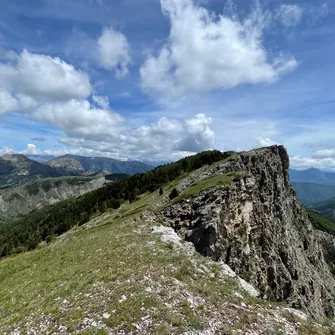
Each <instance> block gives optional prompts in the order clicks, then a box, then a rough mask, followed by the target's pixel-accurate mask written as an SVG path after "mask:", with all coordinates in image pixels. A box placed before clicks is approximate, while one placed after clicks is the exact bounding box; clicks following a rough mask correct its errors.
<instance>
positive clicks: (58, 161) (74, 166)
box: [46, 157, 85, 175]
mask: <svg viewBox="0 0 335 335" xmlns="http://www.w3.org/2000/svg"><path fill="white" fill-rule="evenodd" d="M46 164H47V165H50V166H52V167H54V168H58V169H59V170H62V171H64V172H65V173H73V174H77V175H80V174H83V172H85V170H84V168H83V167H82V165H81V164H80V162H78V161H77V160H75V159H73V158H67V157H59V158H55V159H52V160H51V161H49V162H47V163H46Z"/></svg>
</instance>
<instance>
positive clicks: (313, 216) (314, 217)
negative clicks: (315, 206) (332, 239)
mask: <svg viewBox="0 0 335 335" xmlns="http://www.w3.org/2000/svg"><path fill="white" fill-rule="evenodd" d="M307 212H308V216H309V218H310V220H311V222H312V223H313V225H314V227H315V228H317V229H320V230H323V231H325V232H327V233H329V234H332V235H334V236H335V222H334V221H332V220H330V219H329V218H328V217H326V216H324V215H322V214H320V213H318V212H315V211H313V210H311V209H307Z"/></svg>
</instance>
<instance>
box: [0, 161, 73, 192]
mask: <svg viewBox="0 0 335 335" xmlns="http://www.w3.org/2000/svg"><path fill="white" fill-rule="evenodd" d="M64 175H68V174H67V173H65V172H64V171H62V170H59V169H57V168H54V167H52V166H48V165H45V164H41V163H38V162H36V161H33V160H31V159H29V158H27V157H25V156H24V155H5V156H2V157H0V189H1V188H6V187H11V186H14V185H17V184H24V183H29V182H32V181H35V180H38V179H42V178H50V177H52V178H54V177H60V176H64ZM71 175H74V174H71Z"/></svg>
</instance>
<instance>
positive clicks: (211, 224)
mask: <svg viewBox="0 0 335 335" xmlns="http://www.w3.org/2000/svg"><path fill="white" fill-rule="evenodd" d="M288 168H289V158H288V155H287V152H286V150H285V148H284V147H282V146H273V147H270V148H265V149H258V150H253V151H250V152H246V153H241V154H238V155H236V156H234V157H233V158H232V159H230V160H229V161H228V162H226V163H223V164H221V165H218V166H215V167H213V168H212V170H210V173H212V174H225V173H229V172H234V171H238V172H239V173H240V175H241V177H240V178H235V179H234V181H233V182H232V185H231V187H230V188H227V187H224V186H222V185H218V186H216V187H213V188H210V189H207V190H202V191H201V192H200V193H198V194H196V195H194V196H192V197H191V198H189V199H184V200H182V201H180V202H178V203H176V204H174V205H172V206H170V207H167V208H165V209H164V210H163V212H162V215H163V217H164V219H165V220H167V221H168V222H169V224H170V225H171V227H173V228H174V229H175V230H176V231H177V232H179V234H180V235H181V236H182V237H183V238H184V239H185V240H186V241H189V242H192V243H193V244H194V246H195V248H196V250H197V251H198V252H200V253H201V254H203V255H205V256H207V257H210V258H212V259H213V260H216V261H223V262H224V263H226V264H228V265H229V266H230V267H231V268H232V269H233V270H234V271H235V272H236V274H237V275H238V276H241V277H242V278H244V279H246V280H247V281H249V282H250V283H251V284H253V285H254V286H256V287H258V288H259V290H260V291H261V292H262V294H263V295H264V296H266V297H268V298H273V299H276V300H277V301H287V302H288V303H289V304H290V306H292V307H294V308H297V309H302V310H305V311H308V312H309V313H310V314H312V315H314V316H318V317H320V316H327V317H334V315H335V279H334V277H333V275H332V273H331V271H330V269H329V266H328V265H327V262H326V260H325V253H324V250H323V246H322V242H321V239H320V235H319V234H318V232H316V231H315V229H314V227H313V226H312V224H311V222H310V221H309V219H308V216H307V214H306V212H305V210H304V209H303V208H302V206H301V205H300V203H299V202H298V201H297V199H296V196H295V192H294V190H293V189H292V187H291V186H290V183H289V175H288ZM207 173H208V171H207ZM323 240H325V238H323ZM327 240H328V243H334V239H333V238H332V237H330V236H328V237H327ZM329 241H330V242H329ZM332 241H333V242H332Z"/></svg>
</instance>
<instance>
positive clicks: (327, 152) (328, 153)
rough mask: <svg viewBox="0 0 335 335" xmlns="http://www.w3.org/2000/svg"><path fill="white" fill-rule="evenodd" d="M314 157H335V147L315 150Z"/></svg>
mask: <svg viewBox="0 0 335 335" xmlns="http://www.w3.org/2000/svg"><path fill="white" fill-rule="evenodd" d="M312 157H313V158H335V149H318V150H316V151H314V152H313V155H312Z"/></svg>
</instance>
